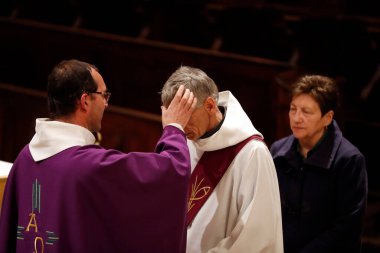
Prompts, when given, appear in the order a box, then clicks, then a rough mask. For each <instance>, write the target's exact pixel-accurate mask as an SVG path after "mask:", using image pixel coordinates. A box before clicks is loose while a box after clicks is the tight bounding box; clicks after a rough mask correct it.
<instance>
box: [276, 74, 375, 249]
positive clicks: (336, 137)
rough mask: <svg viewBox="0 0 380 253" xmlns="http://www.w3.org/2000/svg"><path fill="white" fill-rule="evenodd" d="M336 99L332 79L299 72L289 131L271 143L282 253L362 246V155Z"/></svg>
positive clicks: (364, 199)
mask: <svg viewBox="0 0 380 253" xmlns="http://www.w3.org/2000/svg"><path fill="white" fill-rule="evenodd" d="M338 102H339V92H338V87H337V85H336V83H335V82H334V81H333V80H332V79H330V78H328V77H325V76H319V75H306V76H303V77H301V78H300V79H299V80H298V81H296V83H295V84H294V86H293V88H292V93H291V103H290V110H289V122H290V128H291V130H292V132H293V134H292V135H289V136H287V137H285V138H282V139H280V140H278V141H276V142H274V143H273V144H272V146H271V149H270V150H271V153H272V156H273V159H274V162H275V166H276V170H277V175H278V180H279V186H280V195H281V209H282V221H283V233H284V234H283V236H284V248H285V253H295V252H318V253H321V252H345V253H347V252H360V251H361V240H360V238H361V231H362V227H363V217H364V213H365V209H366V204H367V192H368V186H367V172H366V165H365V158H364V156H363V155H362V153H361V152H360V151H359V150H358V149H357V148H356V147H355V146H354V145H353V144H352V143H350V142H349V141H348V140H347V139H346V138H344V137H343V135H342V132H341V130H340V129H339V127H338V124H337V122H336V121H335V120H334V112H335V110H336V108H337V105H338Z"/></svg>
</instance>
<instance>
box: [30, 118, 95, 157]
mask: <svg viewBox="0 0 380 253" xmlns="http://www.w3.org/2000/svg"><path fill="white" fill-rule="evenodd" d="M94 143H95V136H94V135H93V134H92V133H91V132H90V131H89V130H88V129H86V128H84V127H81V126H79V125H75V124H70V123H65V122H61V121H54V120H49V119H48V118H38V119H36V133H35V135H34V136H33V138H32V140H31V141H30V143H29V150H30V153H31V154H32V157H33V159H34V160H35V161H41V160H44V159H46V158H49V157H51V156H53V155H55V154H57V153H59V152H61V151H63V150H65V149H67V148H70V147H73V146H84V145H89V144H94Z"/></svg>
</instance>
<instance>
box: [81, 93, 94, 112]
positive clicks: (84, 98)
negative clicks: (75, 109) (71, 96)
mask: <svg viewBox="0 0 380 253" xmlns="http://www.w3.org/2000/svg"><path fill="white" fill-rule="evenodd" d="M89 99H91V98H90V95H89V94H87V93H83V94H82V96H81V97H80V99H79V100H78V106H79V109H81V110H87V106H88V102H87V101H88V100H89Z"/></svg>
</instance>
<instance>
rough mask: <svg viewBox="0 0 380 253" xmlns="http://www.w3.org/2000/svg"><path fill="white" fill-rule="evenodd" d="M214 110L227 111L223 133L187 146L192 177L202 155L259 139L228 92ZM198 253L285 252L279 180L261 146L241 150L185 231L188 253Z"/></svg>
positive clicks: (221, 95)
mask: <svg viewBox="0 0 380 253" xmlns="http://www.w3.org/2000/svg"><path fill="white" fill-rule="evenodd" d="M218 105H219V106H222V107H224V108H225V109H226V114H225V120H224V122H223V125H222V127H221V128H220V129H219V130H218V131H217V132H216V133H214V134H213V135H212V136H210V137H208V138H205V139H199V140H197V141H195V142H193V141H190V140H189V141H188V145H189V148H190V156H191V167H192V171H193V170H194V168H195V166H196V164H197V162H198V161H199V159H200V158H201V156H202V154H203V152H204V151H212V150H217V149H222V148H225V147H228V146H232V145H234V144H237V143H239V142H241V141H243V140H244V139H246V138H248V137H249V136H251V135H253V134H259V135H261V133H259V132H258V131H257V130H256V129H255V128H254V126H253V124H252V122H251V121H250V119H249V117H248V116H247V115H246V113H245V112H244V110H243V108H242V107H241V106H240V104H239V102H238V101H237V100H236V98H235V97H234V96H233V95H232V93H231V92H229V91H224V92H220V93H219V103H218ZM261 136H262V135H261ZM201 252H202V253H203V252H237V253H245V252H247V253H256V252H268V253H281V252H283V239H282V220H281V205H280V193H279V187H278V181H277V174H276V170H275V166H274V163H273V159H272V156H271V154H270V152H269V150H268V147H267V146H266V145H265V143H263V142H261V141H259V140H251V141H250V142H248V143H247V144H246V145H245V146H244V147H243V148H242V150H241V151H240V152H239V153H238V154H237V155H236V157H235V159H234V160H233V161H232V163H231V165H230V167H229V168H228V169H227V171H226V172H225V174H224V176H223V177H222V179H221V180H220V181H219V183H218V185H217V186H216V188H215V189H214V191H213V192H212V193H211V195H210V197H209V198H208V200H207V201H206V202H205V203H204V205H203V206H202V208H201V209H200V210H199V212H198V214H197V215H196V216H195V218H194V220H193V222H192V224H190V226H189V227H188V230H187V253H201Z"/></svg>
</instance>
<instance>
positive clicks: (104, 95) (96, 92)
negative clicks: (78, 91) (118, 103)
mask: <svg viewBox="0 0 380 253" xmlns="http://www.w3.org/2000/svg"><path fill="white" fill-rule="evenodd" d="M92 93H95V94H99V95H102V96H103V98H104V99H105V100H106V101H107V103H108V101H109V100H110V97H111V92H109V91H105V92H100V91H88V92H87V94H92Z"/></svg>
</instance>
